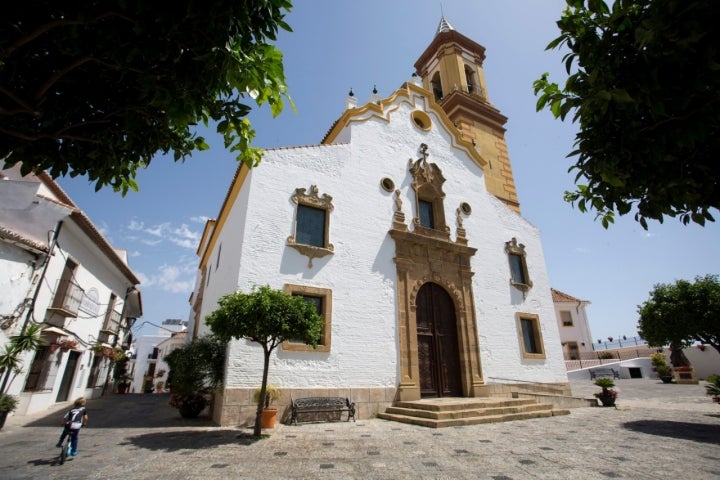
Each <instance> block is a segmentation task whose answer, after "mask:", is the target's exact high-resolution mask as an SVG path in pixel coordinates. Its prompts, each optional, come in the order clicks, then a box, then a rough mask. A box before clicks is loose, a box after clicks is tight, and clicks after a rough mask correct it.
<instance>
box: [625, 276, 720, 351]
mask: <svg viewBox="0 0 720 480" xmlns="http://www.w3.org/2000/svg"><path fill="white" fill-rule="evenodd" d="M638 313H639V314H640V320H639V322H638V333H639V334H640V335H641V336H642V337H643V338H644V339H645V340H647V341H648V343H649V344H650V345H653V346H658V347H660V346H664V345H673V346H676V347H687V346H689V345H691V344H692V343H694V342H701V343H705V344H708V345H711V346H712V347H713V348H715V349H716V350H717V351H718V352H720V282H719V281H718V276H717V275H706V276H704V277H700V276H698V277H695V281H694V282H693V283H691V282H688V281H687V280H678V281H676V282H675V283H674V284H657V285H655V287H654V288H653V290H652V291H651V292H650V298H649V299H648V300H646V301H645V302H644V303H643V304H642V305H640V306H639V307H638Z"/></svg>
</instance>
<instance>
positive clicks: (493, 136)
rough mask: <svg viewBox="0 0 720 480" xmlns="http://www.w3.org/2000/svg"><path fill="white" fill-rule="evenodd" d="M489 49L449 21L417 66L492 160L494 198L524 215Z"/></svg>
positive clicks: (488, 178) (489, 177)
mask: <svg viewBox="0 0 720 480" xmlns="http://www.w3.org/2000/svg"><path fill="white" fill-rule="evenodd" d="M484 60H485V47H483V46H482V45H479V44H477V43H475V42H474V41H472V40H470V39H469V38H467V37H466V36H464V35H462V34H460V33H458V32H457V31H456V30H455V29H454V28H453V27H452V25H450V22H448V21H447V20H446V19H445V17H444V16H443V17H442V18H441V19H440V24H439V25H438V29H437V33H436V34H435V38H434V39H433V41H432V43H430V45H429V46H428V47H427V48H426V49H425V51H424V52H423V54H422V55H420V58H419V59H418V60H417V62H415V70H416V72H417V74H418V75H419V76H420V78H422V82H423V86H424V87H425V89H427V90H429V91H431V92H432V93H433V96H434V99H435V101H436V102H437V103H438V104H439V105H440V107H441V108H442V109H443V110H444V111H445V113H446V114H447V115H448V117H449V118H450V120H452V121H453V123H454V124H455V126H456V127H457V128H458V129H459V130H460V131H461V132H462V137H463V138H464V139H466V140H468V141H471V142H472V143H473V144H474V145H475V146H476V147H477V148H478V150H479V152H480V155H482V157H483V158H484V159H485V160H487V162H488V163H487V166H486V167H485V168H484V176H485V186H486V187H487V190H488V192H490V193H492V194H493V195H495V196H496V197H497V198H499V199H500V200H502V201H503V202H504V203H505V204H506V205H508V206H509V207H510V208H512V209H513V210H515V211H516V212H518V213H520V204H519V202H518V198H517V191H516V190H515V180H514V178H513V173H512V168H511V166H510V157H509V155H508V151H507V144H506V142H505V123H506V122H507V117H505V116H504V115H502V114H501V113H500V111H499V110H498V109H497V108H495V107H494V106H493V105H492V104H491V103H490V100H489V98H488V93H487V87H486V83H485V73H484V71H483V61H484Z"/></svg>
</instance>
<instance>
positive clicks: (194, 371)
mask: <svg viewBox="0 0 720 480" xmlns="http://www.w3.org/2000/svg"><path fill="white" fill-rule="evenodd" d="M225 349H226V342H223V341H220V340H219V339H218V338H217V337H215V336H212V335H208V336H204V337H200V338H197V339H195V340H193V341H192V342H190V343H188V344H186V345H183V346H182V347H179V348H176V349H175V350H173V351H172V352H170V353H169V354H168V355H166V356H165V358H163V360H164V361H165V363H167V364H168V366H169V367H170V372H169V373H168V383H170V379H171V378H172V387H171V393H170V400H169V401H168V404H169V405H170V406H171V407H173V408H177V409H178V410H179V412H180V415H181V416H182V417H184V418H194V417H197V416H198V415H200V412H202V411H203V409H204V408H205V407H206V406H207V405H208V403H209V400H211V399H212V394H213V392H214V391H215V389H216V388H218V387H219V386H220V385H222V380H223V375H224V369H225ZM210 404H211V405H212V403H210Z"/></svg>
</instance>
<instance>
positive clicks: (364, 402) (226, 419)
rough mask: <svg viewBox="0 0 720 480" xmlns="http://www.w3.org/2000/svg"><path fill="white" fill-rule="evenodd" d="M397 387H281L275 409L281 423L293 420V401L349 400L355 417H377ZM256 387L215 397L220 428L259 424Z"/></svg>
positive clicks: (228, 389)
mask: <svg viewBox="0 0 720 480" xmlns="http://www.w3.org/2000/svg"><path fill="white" fill-rule="evenodd" d="M396 391H397V388H396V387H377V388H363V387H357V388H280V396H279V398H278V399H277V400H276V401H275V402H273V404H272V406H273V407H275V408H277V409H278V410H279V412H278V420H279V421H280V422H282V423H288V422H289V421H290V415H291V412H290V399H291V398H302V397H347V398H349V399H350V401H351V402H355V409H356V412H355V418H357V419H363V418H373V417H375V415H377V413H379V412H384V411H385V409H386V408H387V407H389V406H391V405H392V404H393V401H394V400H395V394H396ZM254 393H255V388H226V389H225V390H222V391H220V392H219V393H218V395H216V396H215V405H214V408H213V416H212V419H213V422H215V423H217V424H218V425H220V426H223V427H228V426H239V427H250V426H252V425H254V424H255V414H256V413H257V404H256V403H253V395H254Z"/></svg>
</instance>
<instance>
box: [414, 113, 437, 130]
mask: <svg viewBox="0 0 720 480" xmlns="http://www.w3.org/2000/svg"><path fill="white" fill-rule="evenodd" d="M410 117H411V118H412V121H413V123H414V124H415V126H416V127H418V128H419V129H421V130H425V131H426V132H427V131H429V130H430V127H432V122H431V121H430V117H429V116H428V114H427V113H425V112H423V111H422V110H413V111H412V113H410Z"/></svg>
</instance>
